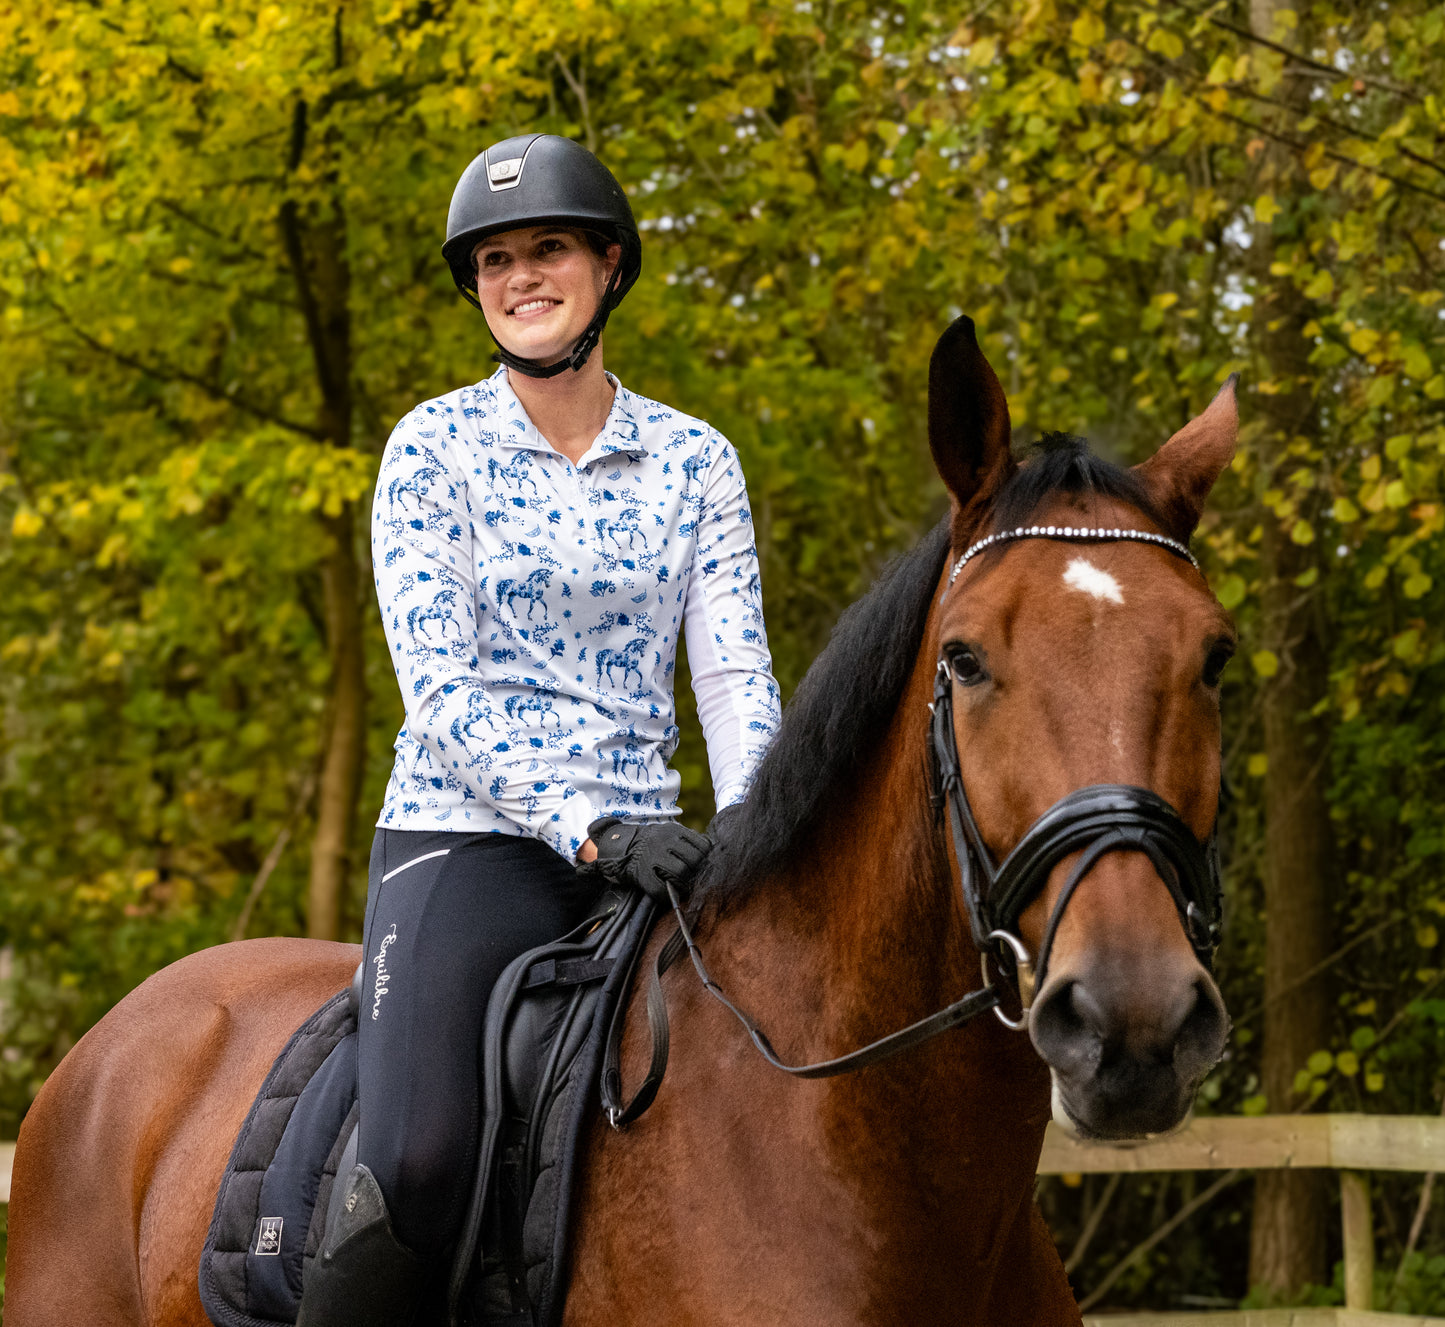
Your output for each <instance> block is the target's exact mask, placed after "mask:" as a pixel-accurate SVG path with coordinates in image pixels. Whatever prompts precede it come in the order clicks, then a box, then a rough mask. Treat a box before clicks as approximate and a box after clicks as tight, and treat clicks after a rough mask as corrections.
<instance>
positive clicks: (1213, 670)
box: [1204, 640, 1234, 690]
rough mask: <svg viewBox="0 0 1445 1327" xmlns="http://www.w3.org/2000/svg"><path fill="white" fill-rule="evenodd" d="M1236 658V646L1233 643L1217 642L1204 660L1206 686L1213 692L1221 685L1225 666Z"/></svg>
mask: <svg viewBox="0 0 1445 1327" xmlns="http://www.w3.org/2000/svg"><path fill="white" fill-rule="evenodd" d="M1232 658H1234V645H1233V643H1232V642H1231V641H1227V640H1221V641H1215V643H1214V645H1213V647H1212V648H1211V649H1210V651H1209V654H1208V656H1207V657H1206V658H1205V660H1204V685H1205V686H1207V687H1209V688H1210V689H1211V690H1212V689H1213V688H1214V687H1217V686H1218V685H1219V681H1220V678H1222V677H1223V676H1224V669H1225V666H1226V665H1227V664H1228V663H1229V661H1230V660H1231V659H1232Z"/></svg>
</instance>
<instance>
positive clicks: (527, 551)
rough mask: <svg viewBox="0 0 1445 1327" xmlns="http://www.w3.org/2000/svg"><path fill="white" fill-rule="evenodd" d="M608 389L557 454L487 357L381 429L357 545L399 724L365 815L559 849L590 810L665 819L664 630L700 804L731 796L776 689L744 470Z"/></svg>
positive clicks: (760, 739)
mask: <svg viewBox="0 0 1445 1327" xmlns="http://www.w3.org/2000/svg"><path fill="white" fill-rule="evenodd" d="M611 381H612V383H613V386H614V387H615V389H616V395H615V397H614V400H613V404H612V410H611V413H610V414H609V416H608V418H607V422H606V424H605V425H604V426H603V429H602V432H601V433H600V434H599V435H598V437H597V439H596V440H595V441H594V443H593V444H592V447H591V448H590V449H589V450H588V451H587V452H586V454H585V455H583V456H582V458H581V460H580V461H579V462H578V463H577V464H576V465H575V466H574V465H573V464H572V463H571V462H570V461H568V460H567V458H566V457H564V456H562V455H561V454H560V453H559V452H556V451H554V450H553V449H552V447H551V446H550V445H549V444H548V442H547V441H546V439H545V438H543V437H542V436H541V435H540V434H539V433H538V432H537V430H536V428H535V427H534V426H533V424H532V422H531V420H530V419H528V417H527V414H526V411H525V410H524V409H523V408H522V405H521V402H519V401H518V400H517V397H516V394H515V393H514V392H513V391H512V389H511V386H510V384H509V383H508V381H507V373H506V370H505V369H499V370H498V371H497V372H496V373H495V374H494V375H493V376H492V377H490V378H488V379H485V380H483V381H482V382H480V383H477V384H475V385H474V386H470V387H463V388H460V389H459V390H457V391H454V392H450V393H448V394H447V395H445V396H441V397H438V398H436V399H435V400H431V401H426V402H423V403H422V404H421V405H419V406H417V407H416V408H415V409H414V410H413V411H412V412H411V413H410V414H408V415H407V416H406V418H405V419H403V420H402V421H401V422H400V423H399V424H398V425H397V426H396V429H395V430H394V431H393V433H392V436H391V440H390V441H389V442H388V444H387V447H386V453H385V455H384V457H383V458H382V465H381V473H380V475H379V477H378V479H377V485H376V498H375V501H374V504H373V507H372V554H373V564H374V566H375V569H376V589H377V596H378V598H379V601H380V604H381V612H382V620H383V623H384V625H385V628H386V635H387V642H388V645H389V646H390V650H391V656H392V663H393V664H394V665H395V667H396V674H397V680H398V682H399V683H400V685H401V692H402V698H403V700H404V702H405V705H406V722H405V724H404V725H403V727H402V729H401V732H400V733H399V734H398V735H397V739H396V762H395V765H394V767H393V769H392V776H391V782H390V784H389V785H388V788H387V795H386V802H385V805H384V806H383V808H382V812H381V818H380V821H379V823H380V824H381V825H384V826H388V827H390V828H394V829H456V830H465V831H476V830H496V831H499V832H501V833H506V834H519V835H533V836H536V837H538V838H541V839H542V840H543V841H544V842H546V843H548V844H550V845H551V846H552V847H554V848H555V849H556V850H557V851H558V852H560V853H562V854H563V855H564V856H566V857H568V858H575V855H576V852H577V849H578V848H579V847H581V845H582V842H583V840H584V839H585V838H586V835H587V825H588V823H589V822H590V821H591V820H593V819H595V818H596V817H597V816H599V815H604V814H613V815H623V816H629V817H632V818H636V819H654V820H656V819H665V818H667V817H670V816H675V815H677V814H678V807H677V790H678V778H677V775H676V774H675V773H674V772H673V771H672V770H670V769H668V767H667V762H668V760H669V759H670V758H671V756H672V753H673V751H674V750H675V749H676V746H677V737H678V730H677V725H676V722H675V719H676V709H675V705H674V702H673V680H674V671H675V664H676V659H677V647H678V639H679V636H682V637H683V638H684V639H685V640H686V642H687V649H688V658H689V662H690V664H691V670H692V677H693V687H694V690H695V691H696V692H697V698H698V714H699V718H700V719H701V722H702V727H703V733H704V735H705V737H706V739H707V745H708V760H709V764H710V765H711V768H712V778H713V787H714V790H715V794H716V799H717V805H718V806H719V807H722V806H727V805H729V804H730V803H732V802H736V801H739V800H740V799H741V798H742V797H743V795H744V793H745V792H746V790H747V786H748V782H749V780H750V779H751V778H752V775H753V772H754V771H755V770H756V768H757V765H758V762H759V761H760V760H761V759H762V756H763V752H764V751H765V750H766V749H767V745H768V743H769V741H771V739H772V736H773V733H774V732H775V731H776V729H777V724H778V686H777V683H776V682H775V681H774V679H773V676H772V663H771V660H770V658H769V655H768V646H767V636H766V633H765V631H764V629H763V615H762V588H761V584H760V582H759V578H758V556H757V549H756V547H755V545H754V540H753V528H752V515H751V512H750V510H749V508H748V498H747V490H746V487H745V485H744V483H743V474H742V469H741V467H740V466H739V464H738V459H737V455H736V453H735V452H734V450H733V448H732V446H731V445H730V444H729V443H728V441H727V439H725V438H723V437H722V436H721V435H720V434H719V433H718V432H717V431H716V430H715V429H713V428H711V427H709V426H708V425H707V424H705V423H703V422H702V421H701V420H697V419H693V418H691V417H689V416H687V415H684V414H682V413H680V412H678V411H675V410H672V409H670V408H669V407H667V406H663V405H659V404H658V403H657V402H655V401H649V400H647V399H646V398H644V397H640V396H637V395H634V394H633V393H632V392H629V391H628V390H627V389H626V388H625V387H623V386H622V385H621V384H620V383H618V382H617V381H616V379H612V380H611Z"/></svg>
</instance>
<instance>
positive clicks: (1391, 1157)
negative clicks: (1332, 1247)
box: [1039, 1115, 1445, 1327]
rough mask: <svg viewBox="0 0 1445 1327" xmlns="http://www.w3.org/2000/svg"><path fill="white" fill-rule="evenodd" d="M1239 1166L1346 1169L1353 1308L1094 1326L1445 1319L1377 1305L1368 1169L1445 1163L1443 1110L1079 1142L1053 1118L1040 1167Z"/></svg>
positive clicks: (1313, 1326)
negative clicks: (1130, 1142)
mask: <svg viewBox="0 0 1445 1327" xmlns="http://www.w3.org/2000/svg"><path fill="white" fill-rule="evenodd" d="M1236 1168H1237V1169H1240V1170H1288V1169H1295V1170H1338V1171H1339V1172H1340V1216H1341V1221H1342V1223H1343V1227H1344V1251H1345V1308H1344V1309H1282V1310H1271V1311H1268V1312H1266V1311H1259V1312H1247V1313H1159V1314H1143V1315H1138V1314H1135V1315H1130V1316H1127V1317H1118V1316H1110V1317H1098V1318H1085V1319H1084V1321H1085V1323H1087V1324H1089V1327H1095V1324H1097V1325H1098V1327H1184V1325H1185V1324H1187V1325H1188V1327H1194V1325H1195V1324H1200V1325H1201V1327H1202V1324H1206V1323H1207V1324H1210V1325H1211V1327H1213V1325H1214V1324H1218V1327H1327V1325H1333V1327H1374V1325H1375V1324H1378V1325H1379V1327H1445V1318H1419V1317H1412V1316H1410V1315H1402V1314H1397V1313H1372V1312H1370V1308H1371V1297H1372V1293H1373V1289H1374V1279H1375V1233H1374V1229H1375V1228H1374V1219H1373V1216H1372V1214H1371V1212H1370V1181H1369V1172H1370V1171H1372V1170H1405V1171H1445V1119H1442V1118H1441V1117H1439V1116H1432V1115H1421V1116H1416V1115H1261V1116H1258V1117H1256V1118H1253V1119H1246V1118H1243V1117H1241V1116H1233V1115H1231V1116H1214V1117H1198V1118H1196V1119H1194V1120H1193V1121H1191V1122H1190V1124H1189V1127H1188V1128H1186V1129H1183V1130H1181V1131H1180V1132H1179V1133H1177V1134H1171V1135H1170V1136H1169V1137H1167V1138H1159V1139H1155V1140H1154V1141H1153V1142H1149V1143H1142V1144H1138V1145H1136V1146H1132V1147H1103V1146H1099V1145H1097V1144H1089V1143H1080V1142H1077V1141H1075V1140H1074V1139H1071V1138H1069V1137H1068V1136H1067V1135H1065V1134H1064V1133H1063V1132H1062V1131H1061V1130H1059V1129H1057V1128H1056V1127H1055V1126H1054V1125H1052V1124H1051V1125H1049V1130H1048V1133H1047V1135H1046V1136H1045V1138H1044V1151H1043V1156H1042V1157H1040V1159H1039V1174H1041V1175H1070V1174H1073V1175H1081V1174H1084V1173H1087V1172H1092V1173H1095V1174H1099V1173H1104V1174H1115V1173H1119V1172H1125V1173H1133V1172H1138V1171H1159V1170H1233V1169H1236Z"/></svg>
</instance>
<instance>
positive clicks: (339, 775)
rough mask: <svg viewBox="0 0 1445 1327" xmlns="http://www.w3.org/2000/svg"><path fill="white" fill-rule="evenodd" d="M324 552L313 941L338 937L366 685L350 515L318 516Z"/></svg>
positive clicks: (310, 913)
mask: <svg viewBox="0 0 1445 1327" xmlns="http://www.w3.org/2000/svg"><path fill="white" fill-rule="evenodd" d="M323 519H324V523H325V525H326V528H327V532H328V533H329V534H330V536H331V539H332V549H331V552H330V553H329V554H328V555H327V558H326V561H325V562H324V563H323V564H322V568H321V578H322V588H323V592H324V596H325V606H326V645H327V651H328V653H329V655H330V657H331V695H330V704H329V705H328V706H327V733H326V746H325V755H324V757H323V759H322V762H321V777H320V779H319V780H318V782H317V787H316V835H315V837H314V838H313V839H312V842H311V882H310V888H309V890H308V895H307V907H306V933H307V934H308V935H310V936H311V937H312V938H313V939H317V940H335V939H338V938H339V937H340V934H341V910H342V902H343V900H344V898H345V896H346V883H347V880H348V879H349V878H350V874H351V843H352V836H353V834H354V832H355V829H356V801H357V797H358V795H359V794H360V792H361V771H362V764H363V762H364V761H365V759H366V682H365V678H364V675H363V671H362V630H361V597H360V586H359V585H358V580H359V576H358V572H357V562H356V548H355V542H354V539H353V534H354V528H353V527H354V524H355V521H354V509H353V508H352V507H351V506H346V507H344V508H343V509H342V511H341V513H340V514H339V515H338V516H334V517H327V518H323Z"/></svg>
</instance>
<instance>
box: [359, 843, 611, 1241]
mask: <svg viewBox="0 0 1445 1327" xmlns="http://www.w3.org/2000/svg"><path fill="white" fill-rule="evenodd" d="M377 840H378V845H377V846H378V848H379V849H380V852H379V855H380V857H381V861H380V862H379V863H375V864H374V865H375V866H378V867H380V868H381V869H379V870H377V869H374V870H373V874H372V882H371V885H370V888H369V890H368V899H367V918H366V936H365V944H366V950H365V953H366V977H365V981H364V984H363V987H362V1001H361V1010H360V1022H361V1036H360V1042H359V1051H360V1057H359V1079H360V1101H361V1115H360V1132H359V1134H358V1146H357V1161H358V1162H359V1163H361V1164H363V1165H366V1166H367V1167H369V1168H370V1170H371V1171H372V1173H373V1174H374V1175H375V1176H376V1179H377V1182H378V1183H379V1184H380V1186H381V1191H382V1193H383V1195H384V1196H385V1198H386V1203H387V1207H388V1209H389V1211H390V1214H391V1220H392V1224H393V1228H394V1230H395V1232H396V1235H397V1237H398V1239H400V1240H401V1241H402V1243H403V1244H405V1245H407V1246H408V1247H409V1248H411V1249H414V1250H415V1251H416V1252H417V1253H419V1254H422V1255H423V1256H425V1257H434V1256H437V1255H439V1254H440V1253H441V1252H442V1251H443V1250H444V1249H445V1248H446V1246H447V1245H448V1244H449V1243H450V1241H451V1240H452V1239H453V1237H454V1236H455V1234H456V1232H457V1230H458V1229H459V1227H460V1225H461V1222H462V1218H463V1217H464V1216H465V1208H466V1201H467V1198H468V1196H469V1194H470V1192H471V1186H472V1169H473V1166H474V1164H475V1156H476V1144H477V1133H478V1128H479V1123H480V1121H479V1118H478V1113H479V1102H480V1091H479V1084H478V1079H477V1071H478V1055H479V1050H480V1039H481V1031H482V1023H483V1019H484V1018H485V1015H486V1008H487V998H488V996H489V995H490V994H491V990H492V987H493V985H494V984H495V983H496V980H497V978H498V977H500V976H501V973H502V969H503V968H505V967H506V966H507V964H508V963H510V962H511V961H512V960H513V959H514V958H516V957H517V955H518V954H521V953H523V952H525V951H526V950H528V949H531V948H534V947H535V946H537V945H541V944H546V943H547V942H548V941H550V940H555V939H556V938H557V937H558V936H560V935H562V934H563V933H564V932H566V931H568V930H570V929H571V928H572V927H573V926H575V925H576V924H577V923H578V922H580V921H582V920H583V918H585V917H586V915H587V912H588V910H589V909H590V907H591V906H592V905H593V903H595V901H596V898H597V892H598V891H597V886H596V885H595V884H593V883H591V882H586V881H584V880H582V879H580V878H579V877H578V876H577V873H576V870H575V868H574V867H573V866H572V865H571V863H570V862H567V861H566V860H564V859H563V858H562V857H559V856H558V855H557V854H556V853H555V852H553V851H552V849H551V848H549V847H547V846H546V844H544V843H541V842H539V841H538V840H536V839H523V838H516V837H513V836H510V835H503V834H445V833H418V832H416V831H407V830H379V831H378V832H377Z"/></svg>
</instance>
